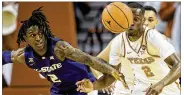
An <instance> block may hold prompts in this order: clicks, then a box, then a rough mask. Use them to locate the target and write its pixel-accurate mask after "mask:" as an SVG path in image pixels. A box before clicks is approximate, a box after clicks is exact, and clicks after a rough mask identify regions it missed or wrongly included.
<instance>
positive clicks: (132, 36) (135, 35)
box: [127, 28, 144, 41]
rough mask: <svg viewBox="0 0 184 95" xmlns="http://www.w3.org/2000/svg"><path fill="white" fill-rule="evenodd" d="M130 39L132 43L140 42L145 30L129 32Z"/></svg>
mask: <svg viewBox="0 0 184 95" xmlns="http://www.w3.org/2000/svg"><path fill="white" fill-rule="evenodd" d="M127 33H128V39H129V40H130V41H136V40H138V39H139V38H140V37H141V36H142V34H143V33H144V28H141V29H139V30H128V32H127Z"/></svg>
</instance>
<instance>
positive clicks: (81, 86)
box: [76, 79, 93, 93]
mask: <svg viewBox="0 0 184 95" xmlns="http://www.w3.org/2000/svg"><path fill="white" fill-rule="evenodd" d="M76 85H77V91H79V92H85V93H89V92H91V91H93V83H92V82H91V81H90V80H89V79H83V80H81V81H78V82H77V83H76Z"/></svg>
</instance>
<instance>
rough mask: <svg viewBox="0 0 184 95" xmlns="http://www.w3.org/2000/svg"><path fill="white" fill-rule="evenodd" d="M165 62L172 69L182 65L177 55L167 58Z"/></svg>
mask: <svg viewBox="0 0 184 95" xmlns="http://www.w3.org/2000/svg"><path fill="white" fill-rule="evenodd" d="M164 61H165V62H166V63H167V64H168V65H169V67H170V68H171V67H172V66H173V65H175V64H180V58H179V57H178V56H177V55H176V54H175V53H173V54H172V55H170V56H169V57H167V58H166V59H165V60H164Z"/></svg>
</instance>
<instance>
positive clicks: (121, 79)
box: [112, 72, 129, 89]
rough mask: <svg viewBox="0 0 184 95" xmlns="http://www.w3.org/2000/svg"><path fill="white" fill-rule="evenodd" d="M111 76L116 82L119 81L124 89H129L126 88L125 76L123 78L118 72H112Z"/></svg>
mask: <svg viewBox="0 0 184 95" xmlns="http://www.w3.org/2000/svg"><path fill="white" fill-rule="evenodd" d="M112 76H113V77H114V78H115V79H116V80H119V81H121V83H122V84H123V85H124V87H125V88H126V89H129V87H128V85H127V83H126V81H125V76H124V75H123V74H122V73H120V72H112Z"/></svg>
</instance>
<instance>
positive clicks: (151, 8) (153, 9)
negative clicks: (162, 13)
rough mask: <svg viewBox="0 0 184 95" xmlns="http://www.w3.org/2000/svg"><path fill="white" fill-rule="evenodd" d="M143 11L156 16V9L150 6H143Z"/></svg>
mask: <svg viewBox="0 0 184 95" xmlns="http://www.w3.org/2000/svg"><path fill="white" fill-rule="evenodd" d="M144 9H145V10H149V11H153V12H154V13H155V14H157V11H156V9H155V8H154V7H152V6H144Z"/></svg>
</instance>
